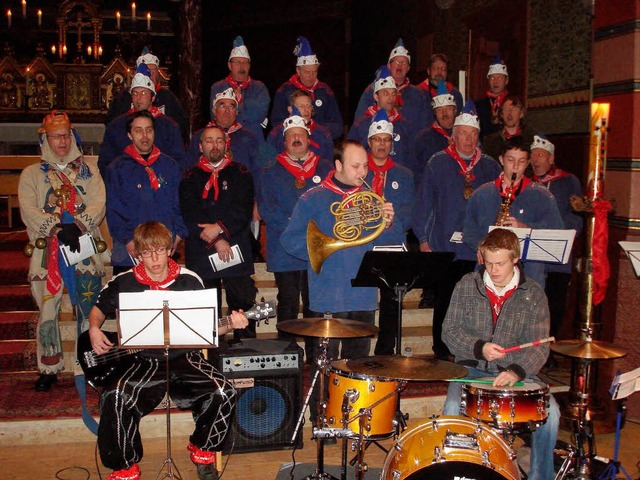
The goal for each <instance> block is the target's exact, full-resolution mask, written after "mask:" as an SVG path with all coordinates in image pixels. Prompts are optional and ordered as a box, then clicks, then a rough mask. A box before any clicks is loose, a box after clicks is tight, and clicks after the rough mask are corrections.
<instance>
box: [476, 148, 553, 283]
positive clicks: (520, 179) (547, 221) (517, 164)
mask: <svg viewBox="0 0 640 480" xmlns="http://www.w3.org/2000/svg"><path fill="white" fill-rule="evenodd" d="M530 156H531V150H530V147H529V144H528V143H525V142H524V140H523V139H522V137H514V138H510V139H509V140H507V141H506V142H505V144H504V146H503V147H502V152H501V153H500V156H499V157H498V158H499V160H500V164H501V165H502V167H503V171H502V173H501V174H500V176H499V177H498V178H496V179H495V180H494V181H491V182H487V183H485V184H484V185H482V186H481V187H480V188H478V189H477V190H476V191H475V192H473V195H471V198H470V199H469V204H468V205H467V212H466V216H465V219H464V229H463V240H464V243H465V244H466V245H468V246H469V247H470V248H472V249H474V250H476V251H477V249H478V245H479V244H480V242H481V241H482V239H483V238H484V236H485V235H486V234H487V232H488V231H489V227H490V226H491V225H495V224H496V219H497V218H498V212H500V211H501V208H502V205H503V203H504V202H507V201H508V202H509V215H508V216H507V217H506V218H505V219H504V220H503V221H502V222H501V223H500V226H503V227H513V228H544V229H562V228H564V223H563V221H562V217H561V216H560V211H559V210H558V205H557V204H556V200H555V198H553V195H552V194H551V193H550V192H549V190H547V189H546V188H545V187H544V186H542V185H541V184H539V183H536V182H532V181H531V180H529V179H528V178H527V177H525V176H524V172H525V170H526V169H527V167H528V166H529V160H530ZM514 176H515V179H513V177H514ZM544 270H545V264H544V263H541V262H531V261H525V262H524V273H525V274H526V275H527V277H529V279H531V280H535V281H536V282H538V284H539V285H540V286H541V287H542V289H543V290H544V284H545V278H544Z"/></svg>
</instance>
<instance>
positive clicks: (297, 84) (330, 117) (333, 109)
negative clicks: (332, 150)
mask: <svg viewBox="0 0 640 480" xmlns="http://www.w3.org/2000/svg"><path fill="white" fill-rule="evenodd" d="M293 54H294V55H295V56H296V57H297V60H296V73H295V74H293V75H292V76H291V78H290V79H289V80H287V81H286V82H285V83H283V84H282V85H281V86H280V88H278V91H277V92H276V94H275V97H274V98H273V109H272V110H271V117H270V119H269V120H270V122H271V125H279V124H281V123H282V122H283V121H284V120H285V118H287V117H288V116H289V112H288V111H287V107H288V106H289V97H290V95H291V94H292V93H293V92H294V91H295V90H305V91H307V92H309V93H310V94H311V99H312V101H313V107H314V110H315V120H316V121H317V122H318V123H320V124H321V125H324V126H325V127H327V128H328V129H329V131H330V132H331V137H332V138H333V139H334V140H336V139H338V138H340V137H341V136H342V127H343V125H344V122H343V120H342V114H341V113H340V109H339V108H338V102H337V101H336V97H335V94H334V93H333V90H331V87H329V85H327V84H326V83H324V82H321V81H320V80H318V69H319V68H320V62H319V61H318V57H317V56H316V54H315V53H313V50H311V45H310V44H309V40H307V39H306V38H305V37H302V36H300V37H298V43H297V44H296V48H295V49H294V50H293Z"/></svg>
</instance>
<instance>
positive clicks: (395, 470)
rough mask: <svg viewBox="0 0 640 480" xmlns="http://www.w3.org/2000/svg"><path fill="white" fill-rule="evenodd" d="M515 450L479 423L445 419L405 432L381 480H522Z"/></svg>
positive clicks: (461, 419)
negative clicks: (456, 479)
mask: <svg viewBox="0 0 640 480" xmlns="http://www.w3.org/2000/svg"><path fill="white" fill-rule="evenodd" d="M515 458H516V456H515V454H514V452H513V450H512V449H511V447H509V445H508V444H507V443H506V442H505V441H504V439H503V438H502V437H501V436H500V434H499V433H497V432H496V431H495V430H494V429H492V428H491V427H489V426H488V425H484V424H482V423H480V422H478V421H477V420H470V419H468V418H464V417H453V416H441V417H433V418H432V419H431V420H429V421H427V422H426V423H423V424H421V425H417V426H415V427H413V428H411V429H409V430H407V431H405V432H404V433H403V434H402V435H401V436H400V438H398V440H397V441H396V443H395V445H394V447H393V448H392V449H391V450H389V453H388V454H387V458H386V459H385V462H384V467H383V468H382V474H381V476H380V479H381V480H405V479H406V480H422V479H427V478H433V479H453V478H466V479H476V478H477V479H483V480H505V479H506V480H518V479H519V478H520V474H519V472H518V465H517V464H516V461H515Z"/></svg>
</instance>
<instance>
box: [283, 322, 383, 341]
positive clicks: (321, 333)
mask: <svg viewBox="0 0 640 480" xmlns="http://www.w3.org/2000/svg"><path fill="white" fill-rule="evenodd" d="M276 327H277V328H278V330H280V331H282V332H285V333H291V334H293V335H299V336H301V337H322V338H357V337H371V336H373V335H375V334H376V333H378V327H376V326H374V325H369V324H368V323H364V322H360V321H358V320H345V319H341V318H303V319H301V320H287V321H285V322H280V323H278V324H277V325H276Z"/></svg>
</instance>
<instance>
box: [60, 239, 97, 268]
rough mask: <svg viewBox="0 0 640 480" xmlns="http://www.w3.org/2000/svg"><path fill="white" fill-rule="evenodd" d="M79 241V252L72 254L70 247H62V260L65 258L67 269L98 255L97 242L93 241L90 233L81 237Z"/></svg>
mask: <svg viewBox="0 0 640 480" xmlns="http://www.w3.org/2000/svg"><path fill="white" fill-rule="evenodd" d="M78 240H79V241H80V251H79V252H72V251H71V248H69V246H68V245H60V252H62V258H64V262H65V263H66V264H67V267H68V266H69V265H75V264H76V263H78V262H81V261H82V260H84V259H85V258H89V257H90V256H92V255H95V254H96V253H98V250H96V242H95V241H94V240H93V237H92V236H91V234H90V233H85V234H84V235H81V236H80V238H78Z"/></svg>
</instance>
